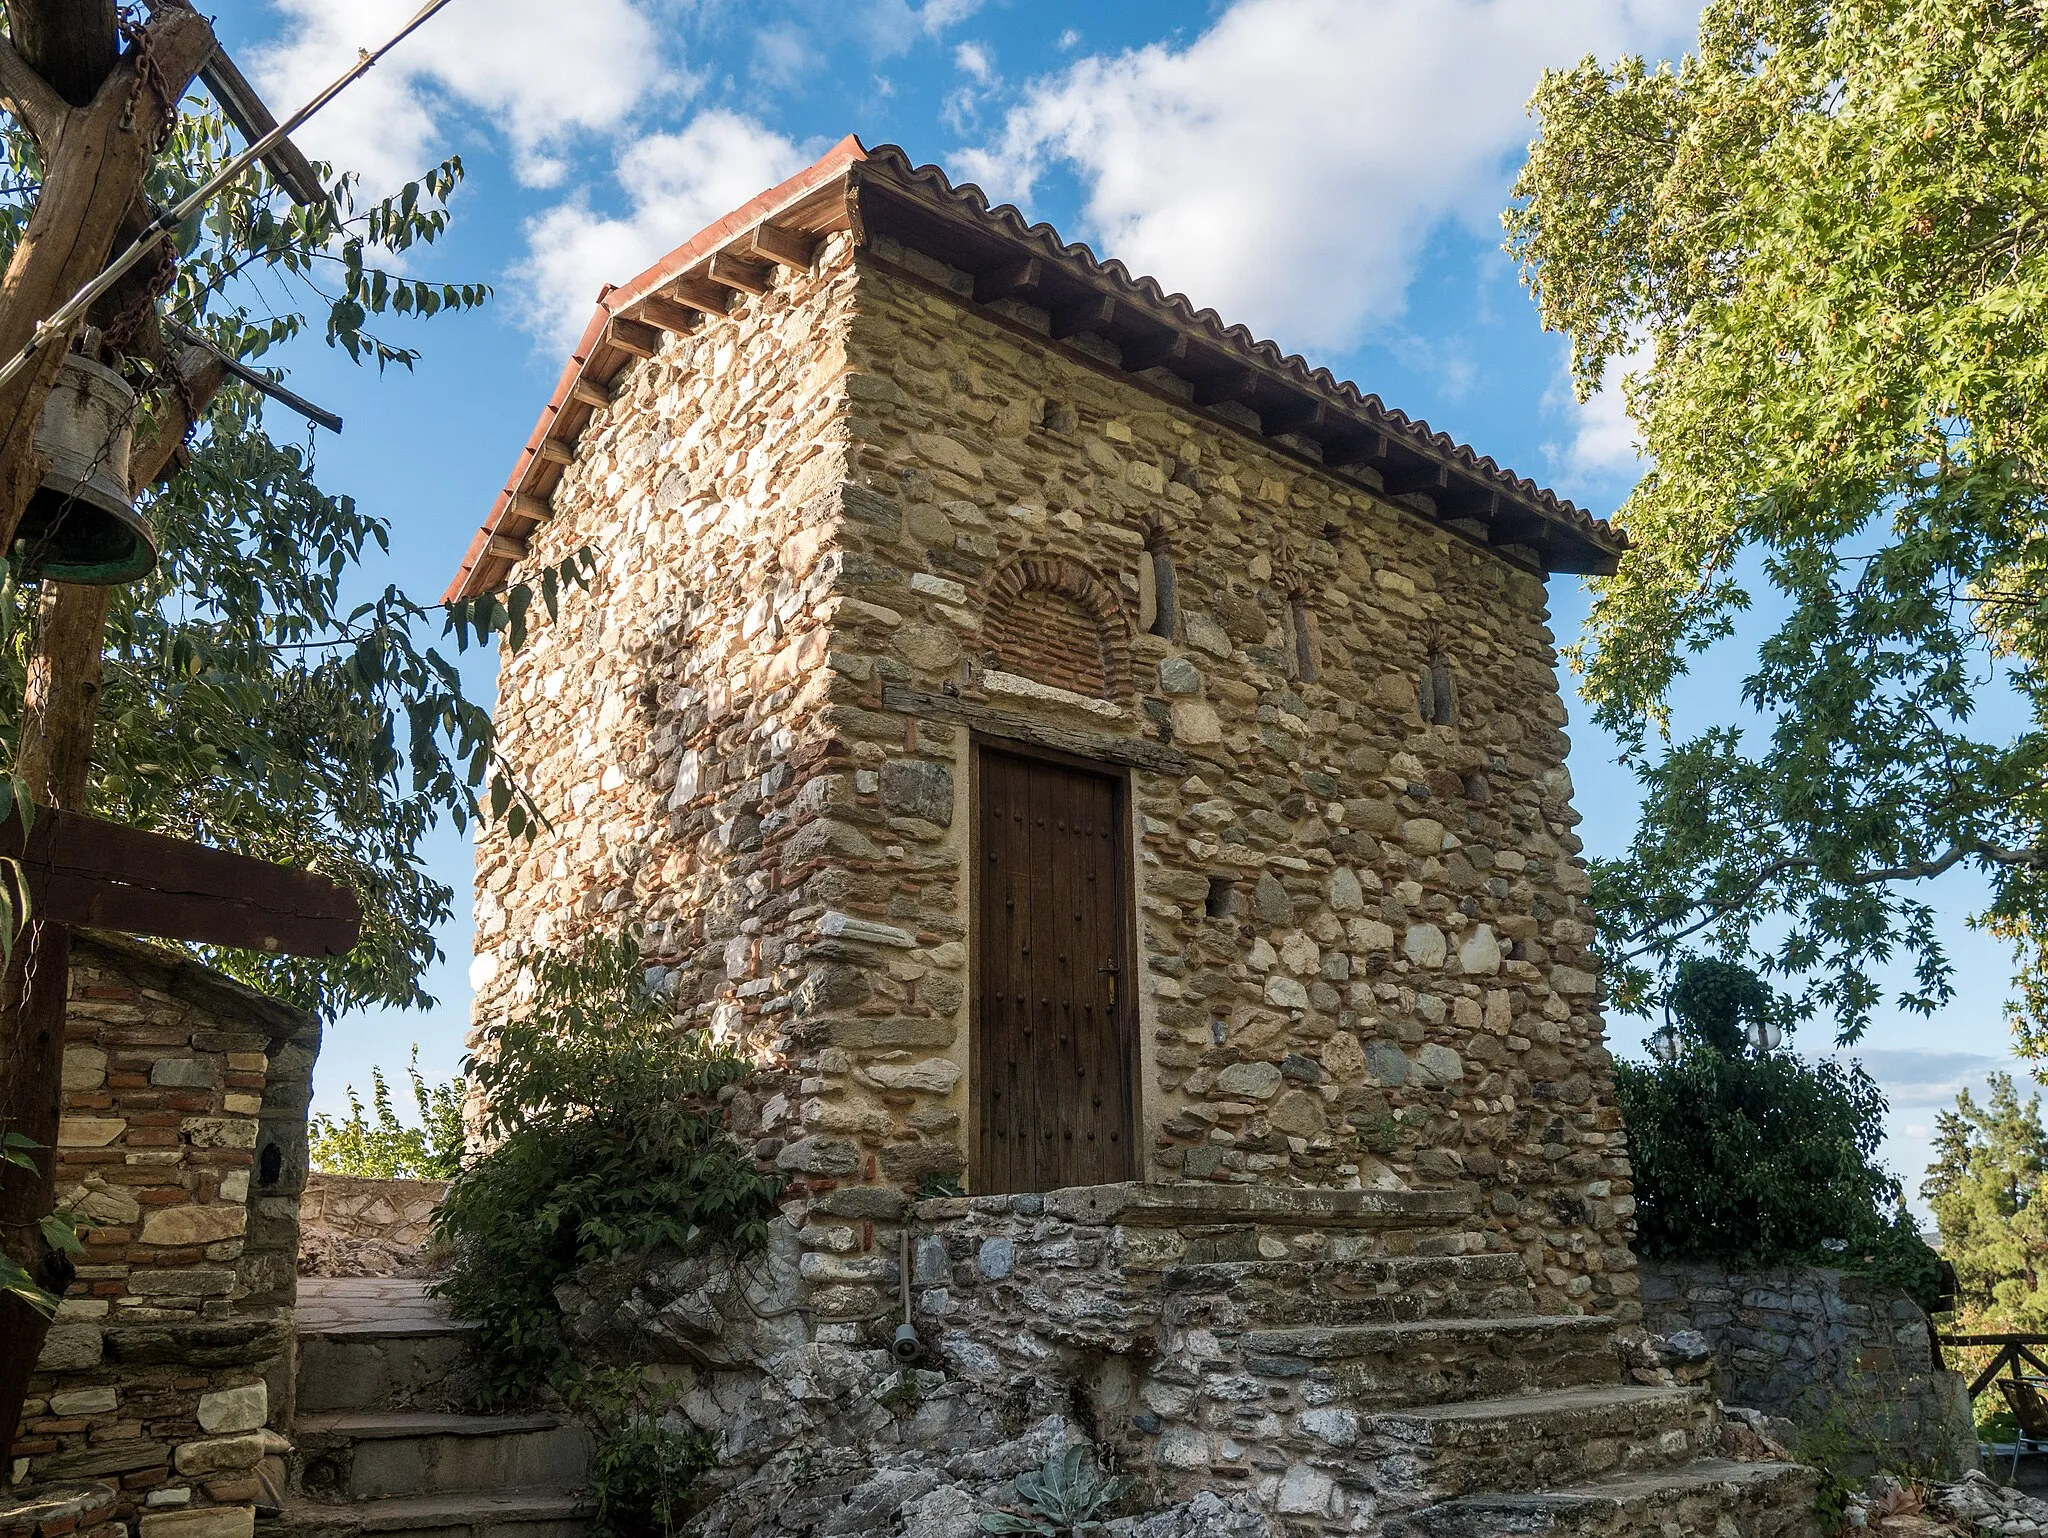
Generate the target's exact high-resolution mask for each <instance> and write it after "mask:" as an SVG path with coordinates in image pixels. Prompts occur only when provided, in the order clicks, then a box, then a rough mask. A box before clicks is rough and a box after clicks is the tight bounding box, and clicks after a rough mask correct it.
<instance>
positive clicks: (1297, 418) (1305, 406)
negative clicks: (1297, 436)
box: [1254, 395, 1328, 463]
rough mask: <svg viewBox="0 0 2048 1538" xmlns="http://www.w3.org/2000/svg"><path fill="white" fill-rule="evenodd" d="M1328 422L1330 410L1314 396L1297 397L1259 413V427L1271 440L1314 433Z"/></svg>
mask: <svg viewBox="0 0 2048 1538" xmlns="http://www.w3.org/2000/svg"><path fill="white" fill-rule="evenodd" d="M1254 409H1257V408H1254ZM1327 420H1328V408H1326V407H1325V406H1324V405H1323V403H1322V402H1321V401H1319V400H1317V399H1316V398H1315V397H1314V396H1312V395H1297V396H1295V397H1294V398H1293V399H1292V400H1287V401H1282V402H1281V403H1280V404H1279V405H1277V406H1273V407H1270V408H1268V409H1265V410H1261V411H1259V427H1260V429H1261V430H1262V431H1263V432H1264V433H1265V434H1266V436H1267V437H1269V438H1274V437H1278V436H1279V435H1280V434H1281V433H1302V432H1313V431H1314V430H1315V429H1316V428H1318V427H1321V426H1322V425H1323V424H1324V423H1325V422H1326V421H1327ZM1325 463H1327V461H1325Z"/></svg>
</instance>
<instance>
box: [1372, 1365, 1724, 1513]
mask: <svg viewBox="0 0 2048 1538" xmlns="http://www.w3.org/2000/svg"><path fill="white" fill-rule="evenodd" d="M1719 1424H1720V1417H1719V1415H1718V1413H1717V1412H1716V1410H1715V1407H1714V1400H1713V1396H1712V1395H1711V1394H1710V1393H1709V1392H1708V1391H1707V1390H1705V1389H1703V1388H1662V1387H1640V1386H1638V1385H1635V1384H1613V1385H1609V1386H1606V1387H1602V1388H1569V1389H1556V1390H1552V1391H1550V1392H1548V1393H1541V1394H1515V1395H1510V1396H1509V1397H1507V1398H1504V1399H1468V1400H1464V1401H1462V1402H1460V1403H1456V1404H1445V1405H1428V1406H1423V1407H1419V1408H1415V1409H1401V1410H1389V1411H1380V1412H1378V1413H1376V1414H1372V1415H1369V1416H1366V1417H1363V1419H1362V1423H1361V1427H1360V1431H1361V1435H1360V1438H1359V1444H1358V1447H1359V1453H1360V1455H1361V1456H1362V1457H1364V1458H1365V1459H1366V1460H1367V1461H1368V1462H1369V1463H1370V1465H1371V1466H1372V1467H1373V1468H1374V1469H1375V1470H1376V1471H1377V1475H1378V1478H1379V1479H1380V1480H1381V1481H1383V1483H1382V1485H1381V1490H1380V1493H1381V1494H1382V1495H1384V1496H1387V1497H1390V1498H1395V1499H1398V1498H1399V1497H1400V1496H1401V1495H1402V1494H1403V1493H1404V1492H1412V1493H1415V1494H1421V1493H1422V1492H1425V1491H1427V1492H1428V1493H1429V1494H1430V1495H1431V1496H1432V1497H1433V1498H1434V1499H1437V1500H1441V1499H1443V1498H1445V1497H1449V1496H1460V1495H1466V1494H1470V1493H1471V1492H1473V1491H1480V1490H1484V1491H1489V1492H1494V1493H1501V1492H1515V1491H1527V1490H1540V1489H1543V1488H1545V1487H1546V1486H1556V1485H1580V1484H1584V1483H1586V1482H1588V1481H1591V1480H1597V1479H1605V1478H1610V1477H1612V1476H1615V1475H1619V1474H1628V1473H1637V1472H1643V1471H1648V1470H1655V1469H1669V1468H1674V1467H1676V1466H1678V1465H1680V1464H1684V1463H1689V1462H1691V1461H1692V1460H1694V1459H1696V1458H1700V1457H1702V1456H1704V1455H1706V1454H1708V1453H1710V1452H1711V1451H1712V1450H1713V1448H1714V1446H1715V1442H1716V1440H1717V1437H1718V1433H1719Z"/></svg>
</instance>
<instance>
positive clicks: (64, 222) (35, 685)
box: [0, 0, 219, 1442]
mask: <svg viewBox="0 0 2048 1538" xmlns="http://www.w3.org/2000/svg"><path fill="white" fill-rule="evenodd" d="M6 8H7V21H8V30H9V33H10V35H11V41H8V40H0V98H4V101H5V105H6V106H7V108H8V110H9V111H11V112H12V113H13V114H14V116H15V117H16V118H17V119H18V120H19V121H20V122H21V123H22V124H23V125H24V126H25V127H26V128H27V129H28V131H29V132H30V133H31V134H33V135H34V137H35V140H36V144H37V147H38V148H39V149H40V151H41V154H42V161H43V184H42V189H41V192H40V194H39V196H38V197H37V200H36V206H35V210H34V212H33V213H32V214H31V216H30V218H29V223H28V228H27V230H26V231H25V232H24V233H23V236H22V239H21V242H20V244H19V245H17V246H16V248H15V251H14V255H13V258H12V260H11V261H10V262H9V263H8V267H7V271H6V274H5V276H4V278H0V357H11V356H12V355H13V354H14V353H16V352H18V351H19V350H20V349H21V348H23V347H24V346H26V345H27V344H28V342H29V341H30V339H31V338H32V337H34V335H35V332H36V328H37V326H38V325H39V324H41V322H42V321H43V320H44V319H45V318H46V317H48V316H49V315H51V314H53V313H54V312H55V311H56V310H57V308H58V306H60V305H61V304H63V302H64V301H65V300H67V299H69V298H70V297H71V295H72V294H74V293H76V292H77V291H78V290H79V289H81V288H82V287H84V286H85V284H87V283H88V282H90V281H91V280H92V279H93V278H95V277H97V276H98V275H99V273H100V271H101V270H102V269H103V268H104V267H105V265H106V263H107V261H108V258H109V257H110V256H111V255H112V254H113V251H114V247H115V242H116V240H117V239H119V238H121V237H122V236H123V234H124V233H126V234H128V235H130V236H131V238H132V236H133V234H135V233H138V232H139V231H140V230H141V228H142V227H143V225H144V223H145V222H146V220H147V218H148V203H147V195H146V192H145V179H146V177H147V175H148V172H149V169H150V166H151V164H152V162H153V161H154V159H155V157H156V153H157V150H158V148H159V147H160V144H161V142H162V139H163V137H164V135H165V133H166V132H167V130H168V128H169V126H170V125H171V123H172V122H173V121H174V120H175V117H174V115H175V113H176V112H177V110H178V103H179V102H180V101H181V100H182V99H183V97H184V94H185V90H186V88H187V87H188V86H189V85H190V84H191V82H192V79H193V77H194V76H195V75H197V74H198V72H199V70H200V69H201V67H202V66H204V65H205V64H206V63H207V61H208V60H209V59H210V58H211V57H212V55H213V53H214V37H213V31H212V28H211V27H209V26H208V25H207V23H206V21H205V19H204V18H202V17H201V16H199V15H198V14H197V13H196V12H194V11H191V10H189V9H186V8H184V7H182V6H179V7H175V8H174V7H170V6H163V7H160V8H159V9H158V10H157V12H156V13H155V15H154V16H153V17H152V18H151V19H150V21H149V22H148V23H147V24H146V25H144V26H143V27H141V28H140V29H139V31H137V32H136V33H134V34H133V37H132V41H131V43H130V45H129V47H128V48H127V50H126V51H125V52H123V51H122V50H121V48H120V27H119V22H118V20H117V17H116V13H115V9H114V5H113V0H6ZM135 297H136V296H135V294H134V293H133V292H132V289H131V288H130V286H128V285H123V287H122V288H121V289H117V290H115V292H114V293H112V294H110V295H109V296H108V299H109V300H110V301H112V302H115V303H121V304H132V303H133V302H134V299H135ZM150 318H151V323H152V326H153V321H154V306H151V311H150ZM151 339H152V342H153V340H154V332H153V329H152V332H151ZM68 345H69V339H68V338H57V339H53V340H51V341H50V342H49V344H48V345H47V346H46V347H45V348H44V350H43V352H42V353H41V354H40V355H39V358H38V361H37V364H36V366H35V367H33V368H30V369H27V370H24V371H23V372H22V373H21V374H20V375H19V376H17V378H16V379H14V380H13V381H12V382H11V383H10V384H8V385H7V386H6V387H4V388H0V551H4V550H6V549H8V548H10V547H11V546H12V545H13V543H14V532H15V529H16V527H17V526H18V525H19V523H20V522H21V516H22V513H23V511H24V509H25V508H26V507H27V506H28V500H29V497H30V496H31V494H32V493H33V492H34V491H35V489H36V486H37V484H38V483H39V482H40V480H41V479H42V476H43V474H44V471H45V469H46V465H45V464H44V462H43V461H42V460H41V457H40V456H39V455H38V454H37V453H36V448H35V433H36V428H37V425H38V424H39V423H40V421H41V418H42V411H43V402H44V400H45V399H46V398H47V397H48V395H49V391H50V385H51V381H52V380H53V379H54V378H55V376H56V372H57V369H58V367H59V365H60V364H61V363H62V362H63V358H64V353H65V350H66V348H67V347H68ZM194 382H195V383H202V384H203V382H204V381H203V380H199V379H195V381H194ZM218 387H219V376H218V374H217V373H216V374H215V375H214V377H213V383H212V387H211V389H217V388H218ZM211 389H208V391H207V393H208V394H209V395H210V394H211ZM172 411H173V413H174V414H180V413H181V411H182V408H181V407H174V408H172ZM187 425H188V424H187V423H185V422H183V421H179V422H177V423H175V428H176V431H175V435H172V433H171V431H170V430H169V424H167V430H166V432H164V433H160V434H159V435H158V437H157V439H156V440H155V441H154V442H153V443H152V444H150V445H146V446H144V447H143V448H142V449H140V450H138V452H137V453H136V454H135V455H134V457H133V459H132V460H131V465H130V475H131V480H130V484H131V485H148V484H150V483H151V482H153V481H154V480H155V479H156V476H157V474H158V473H160V471H161V469H162V468H163V466H164V465H166V464H167V463H168V462H169V460H170V457H171V455H172V453H174V452H175V450H176V448H177V446H178V445H179V444H180V443H181V442H182V441H183V437H184V430H185V428H186V427H187ZM145 455H148V456H150V457H149V458H148V459H145ZM107 602H108V596H107V593H106V590H104V589H81V588H69V587H65V586H62V585H58V584H50V585H49V586H48V588H47V589H46V591H45V592H44V594H43V595H42V598H41V601H40V614H39V620H40V634H39V636H38V642H37V648H36V656H35V658H34V660H33V661H32V663H31V666H30V672H29V679H28V693H27V698H26V700H25V702H24V705H25V709H24V718H23V720H22V722H21V723H20V726H21V730H20V737H19V745H18V748H17V753H16V764H15V768H16V775H17V777H18V778H20V779H22V780H23V781H24V782H25V783H26V786H27V789H28V790H29V792H30V794H31V796H32V797H33V799H34V800H36V801H37V802H39V803H41V804H43V805H45V806H57V807H63V808H65V809H67V810H80V811H82V810H83V803H84V800H85V791H86V785H87V782H88V779H89V771H90V767H91V761H92V740H93V730H94V726H95V724H96V722H97V718H98V696H99V686H100V668H101V662H100V656H101V647H102V639H103V635H104V631H105V625H106V616H107ZM69 956H70V935H69V932H68V931H67V930H66V929H65V928H64V926H63V925H61V924H53V923H39V924H36V925H34V926H32V928H31V930H30V932H29V933H28V934H26V935H24V936H23V937H22V939H21V942H20V943H18V944H17V946H16V948H15V958H14V962H13V964H12V965H11V966H9V968H8V969H7V973H6V976H5V978H4V980H0V1127H4V1128H6V1129H7V1130H9V1131H12V1132H19V1133H23V1134H26V1135H27V1136H28V1137H30V1138H32V1139H34V1140H35V1142H36V1143H38V1144H40V1145H41V1147H40V1148H38V1149H37V1150H36V1152H35V1154H34V1156H33V1158H34V1163H35V1166H36V1167H35V1169H34V1170H32V1171H30V1170H23V1169H20V1168H18V1167H16V1166H13V1165H5V1164H0V1246H4V1248H5V1250H6V1251H7V1253H8V1254H9V1255H10V1256H12V1257H13V1258H14V1259H15V1260H16V1261H18V1262H19V1263H20V1264H21V1265H22V1266H23V1268H24V1269H25V1270H27V1271H28V1272H29V1274H30V1275H31V1276H33V1277H35V1278H36V1279H37V1281H38V1282H39V1283H40V1284H41V1285H42V1286H44V1287H45V1288H46V1289H48V1290H49V1291H52V1292H55V1293H58V1294H59V1295H61V1294H62V1292H63V1290H64V1286H65V1285H66V1284H68V1282H69V1280H70V1276H69V1271H70V1265H69V1262H68V1260H67V1259H66V1258H65V1257H64V1256H63V1255H62V1254H61V1253H58V1252H55V1251H53V1250H52V1249H51V1247H50V1246H49V1245H48V1244H47V1243H46V1242H45V1241H44V1240H43V1237H42V1234H41V1232H40V1229H39V1227H38V1225H39V1223H40V1222H41V1220H42V1218H43V1217H45V1216H46V1215H47V1214H48V1213H49V1212H50V1211H51V1209H52V1207H53V1206H54V1204H55V1190H54V1182H55V1173H56V1171H55V1162H56V1159H55V1145H56V1141H57V1118H58V1113H59V1110H60V1108H61V1095H62V1089H61V1086H62V1082H63V1053H64V1006H65V997H66V994H67V992H68V972H69V966H68V962H69ZM48 1328H49V1323H48V1321H47V1320H46V1319H45V1318H44V1317H43V1316H42V1315H41V1314H40V1313H38V1312H37V1311H35V1310H34V1309H32V1308H30V1307H29V1306H28V1305H27V1304H26V1303H24V1302H23V1301H22V1300H20V1299H19V1298H14V1297H0V1441H6V1442H11V1441H12V1440H13V1436H14V1430H15V1427H16V1426H17V1425H18V1424H19V1421H20V1418H21V1406H22V1402H23V1399H24V1396H25V1394H26V1391H27V1388H28V1378H29V1374H30V1373H31V1371H32V1370H33V1369H34V1366H35V1361H36V1358H37V1356H38V1355H40V1354H41V1351H42V1344H43V1340H44V1338H45V1336H46V1335H47V1334H48Z"/></svg>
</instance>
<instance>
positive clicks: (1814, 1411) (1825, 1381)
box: [1639, 1260, 1976, 1467]
mask: <svg viewBox="0 0 2048 1538" xmlns="http://www.w3.org/2000/svg"><path fill="white" fill-rule="evenodd" d="M1639 1274H1640V1276H1641V1279H1642V1298H1643V1324H1644V1327H1645V1328H1647V1329H1650V1330H1653V1331H1655V1332H1656V1333H1658V1334H1660V1335H1674V1334H1677V1333H1678V1332H1679V1331H1681V1330H1696V1331H1698V1332H1699V1333H1700V1334H1701V1335H1703V1336H1705V1337H1706V1339H1707V1342H1708V1344H1709V1345H1710V1346H1711V1347H1712V1348H1713V1352H1714V1362H1715V1365H1716V1367H1717V1369H1718V1372H1719V1385H1718V1386H1719V1392H1720V1394H1721V1397H1722V1398H1723V1399H1724V1400H1725V1401H1727V1402H1728V1403H1729V1404H1732V1405H1742V1406H1745V1407H1747V1408H1750V1409H1756V1410H1763V1411H1765V1412H1767V1413H1769V1414H1772V1415H1782V1416H1785V1417H1787V1418H1788V1419H1790V1420H1792V1421H1794V1422H1796V1423H1798V1424H1800V1425H1802V1426H1805V1427H1808V1428H1826V1429H1828V1430H1829V1431H1834V1430H1837V1429H1838V1430H1839V1431H1840V1432H1841V1433H1842V1434H1843V1435H1845V1436H1847V1437H1848V1438H1849V1440H1850V1441H1851V1442H1853V1443H1855V1444H1856V1445H1857V1446H1858V1448H1859V1449H1860V1450H1861V1451H1863V1452H1864V1453H1865V1454H1866V1455H1869V1454H1872V1453H1876V1452H1879V1451H1889V1452H1891V1453H1894V1454H1897V1453H1904V1452H1912V1453H1916V1454H1918V1453H1926V1454H1929V1455H1935V1454H1938V1455H1939V1457H1940V1459H1941V1461H1943V1462H1947V1463H1951V1464H1952V1463H1953V1462H1956V1461H1961V1462H1964V1463H1967V1464H1968V1465H1969V1466H1972V1467H1974V1458H1975V1451H1976V1432H1975V1430H1974V1429H1973V1427H1972V1422H1971V1415H1970V1398H1969V1390H1968V1380H1967V1379H1965V1378H1964V1377H1963V1375H1962V1374H1960V1373H1952V1372H1940V1371H1937V1370H1936V1367H1935V1357H1934V1331H1933V1326H1932V1324H1931V1323H1930V1321H1929V1320H1928V1317H1927V1314H1926V1312H1925V1311H1924V1310H1923V1309H1922V1308H1921V1307H1920V1305H1919V1304H1918V1303H1916V1302H1914V1301H1913V1300H1912V1299H1911V1298H1909V1297H1907V1296H1906V1295H1905V1294H1904V1293H1902V1292H1898V1291H1895V1290H1890V1289H1885V1288H1879V1287H1874V1286H1872V1285H1870V1284H1869V1283H1867V1282H1864V1281H1861V1280H1859V1279H1858V1278H1856V1277H1854V1276H1850V1275H1847V1274H1845V1273H1843V1272H1841V1271H1836V1270H1831V1269H1826V1268H1822V1267H1810V1266H1791V1267H1775V1268H1771V1269H1768V1270H1761V1271H1753V1272H1737V1271H1730V1270H1729V1269H1728V1268H1727V1267H1725V1266H1720V1265H1715V1264H1711V1263H1708V1262H1702V1261H1669V1260H1658V1261H1644V1262H1642V1263H1641V1265H1640V1267H1639Z"/></svg>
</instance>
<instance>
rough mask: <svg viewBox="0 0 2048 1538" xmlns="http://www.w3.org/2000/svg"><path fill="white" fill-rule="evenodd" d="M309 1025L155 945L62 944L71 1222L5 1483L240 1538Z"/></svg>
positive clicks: (203, 1536) (267, 1424)
mask: <svg viewBox="0 0 2048 1538" xmlns="http://www.w3.org/2000/svg"><path fill="white" fill-rule="evenodd" d="M319 1046H320V1026H319V1023H318V1021H316V1020H315V1019H314V1018H313V1017H312V1016H310V1015H307V1014H305V1013H303V1012H301V1011H299V1010H296V1009H293V1008H290V1007H289V1006H287V1005H284V1004H280V1003H278V1002H276V1001H275V1000H272V999H268V998H265V997H264V996H263V995H261V994H258V993H256V992H254V991H252V990H250V989H248V988H244V987H242V986H241V985H240V984H238V983H235V982H233V981H232V980H230V979H229V978H227V977H224V976H222V975H221V974H220V973H217V972H214V971H212V970H210V969H208V968H206V967H202V966H199V965H197V964H195V963H193V962H191V961H188V960H186V959H184V958H183V957H180V956H177V955H174V954H173V953H170V952H167V951H162V950H158V949H156V948H155V947H152V946H147V945H141V944H137V943H135V942H132V941H126V940H119V939H114V938H109V937H104V936H97V935H78V936H76V937H75V938H74V940H73V945H72V955H71V1001H70V1007H69V1010H68V1012H67V1015H66V1022H65V1050H64V1112H63V1119H62V1121H61V1122H60V1124H59V1128H58V1136H57V1142H58V1150H57V1187H58V1199H59V1202H60V1203H61V1204H62V1205H63V1206H64V1207H66V1208H68V1209H70V1210H72V1211H74V1212H77V1213H79V1214H80V1215H81V1216H82V1217H84V1218H85V1219H86V1220H87V1221H88V1223H89V1224H90V1226H89V1227H87V1228H86V1229H85V1231H84V1234H83V1238H84V1242H85V1248H86V1253H85V1256H84V1257H83V1259H82V1260H81V1262H80V1264H79V1267H78V1278H77V1280H76V1282H74V1283H73V1285H72V1287H71V1289H70V1291H69V1293H68V1294H67V1295H66V1297H65V1298H64V1300H63V1303H62V1304H61V1305H60V1308H59V1311H58V1316H57V1322H56V1324H55V1325H54V1326H53V1327H52V1329H51V1331H50V1337H49V1342H48V1344H47V1345H46V1346H45V1348H44V1350H43V1354H42V1357H41V1359H40V1361H39V1362H38V1363H37V1372H36V1376H35V1377H34V1378H33V1379H32V1380H31V1381H30V1385H29V1395H28V1401H27V1404H26V1405H25V1406H24V1409H23V1414H22V1425H21V1428H20V1432H19V1434H18V1435H17V1436H16V1437H15V1439H14V1442H13V1448H12V1459H11V1463H10V1465H9V1468H8V1472H9V1474H10V1476H11V1478H12V1479H13V1481H14V1482H15V1483H17V1484H20V1483H23V1482H34V1483H36V1484H37V1485H41V1484H43V1483H44V1482H47V1481H62V1480H81V1479H83V1480H100V1481H105V1482H107V1483H108V1484H110V1485H112V1486H113V1487H114V1488H115V1490H116V1491H117V1498H116V1503H115V1508H114V1511H113V1516H114V1518H115V1519H116V1520H119V1521H121V1522H124V1523H133V1524H136V1527H137V1528H138V1529H139V1538H248V1535H249V1534H250V1532H251V1531H252V1530H253V1527H254V1523H255V1513H256V1503H257V1500H258V1496H259V1494H260V1491H261V1480H260V1478H259V1466H260V1465H261V1464H262V1462H263V1460H264V1459H265V1458H266V1457H270V1456H272V1455H274V1454H275V1453H277V1452H279V1451H281V1449H282V1446H283V1443H282V1440H281V1437H280V1436H279V1435H278V1431H277V1428H281V1427H284V1426H287V1425H289V1424H290V1416H291V1392H292V1375H293V1360H292V1358H293V1349H294V1335H293V1328H292V1309H293V1303H294V1299H295V1296H296V1287H297V1267H296V1258H297V1254H298V1199H299V1192H300V1189H301V1186H302V1185H303V1183H304V1180H305V1173H306V1106H307V1102H308V1100H309V1099H310V1097H311V1093H312V1074H313V1060H314V1058H315V1056H316V1055H317V1053H318V1052H319Z"/></svg>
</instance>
